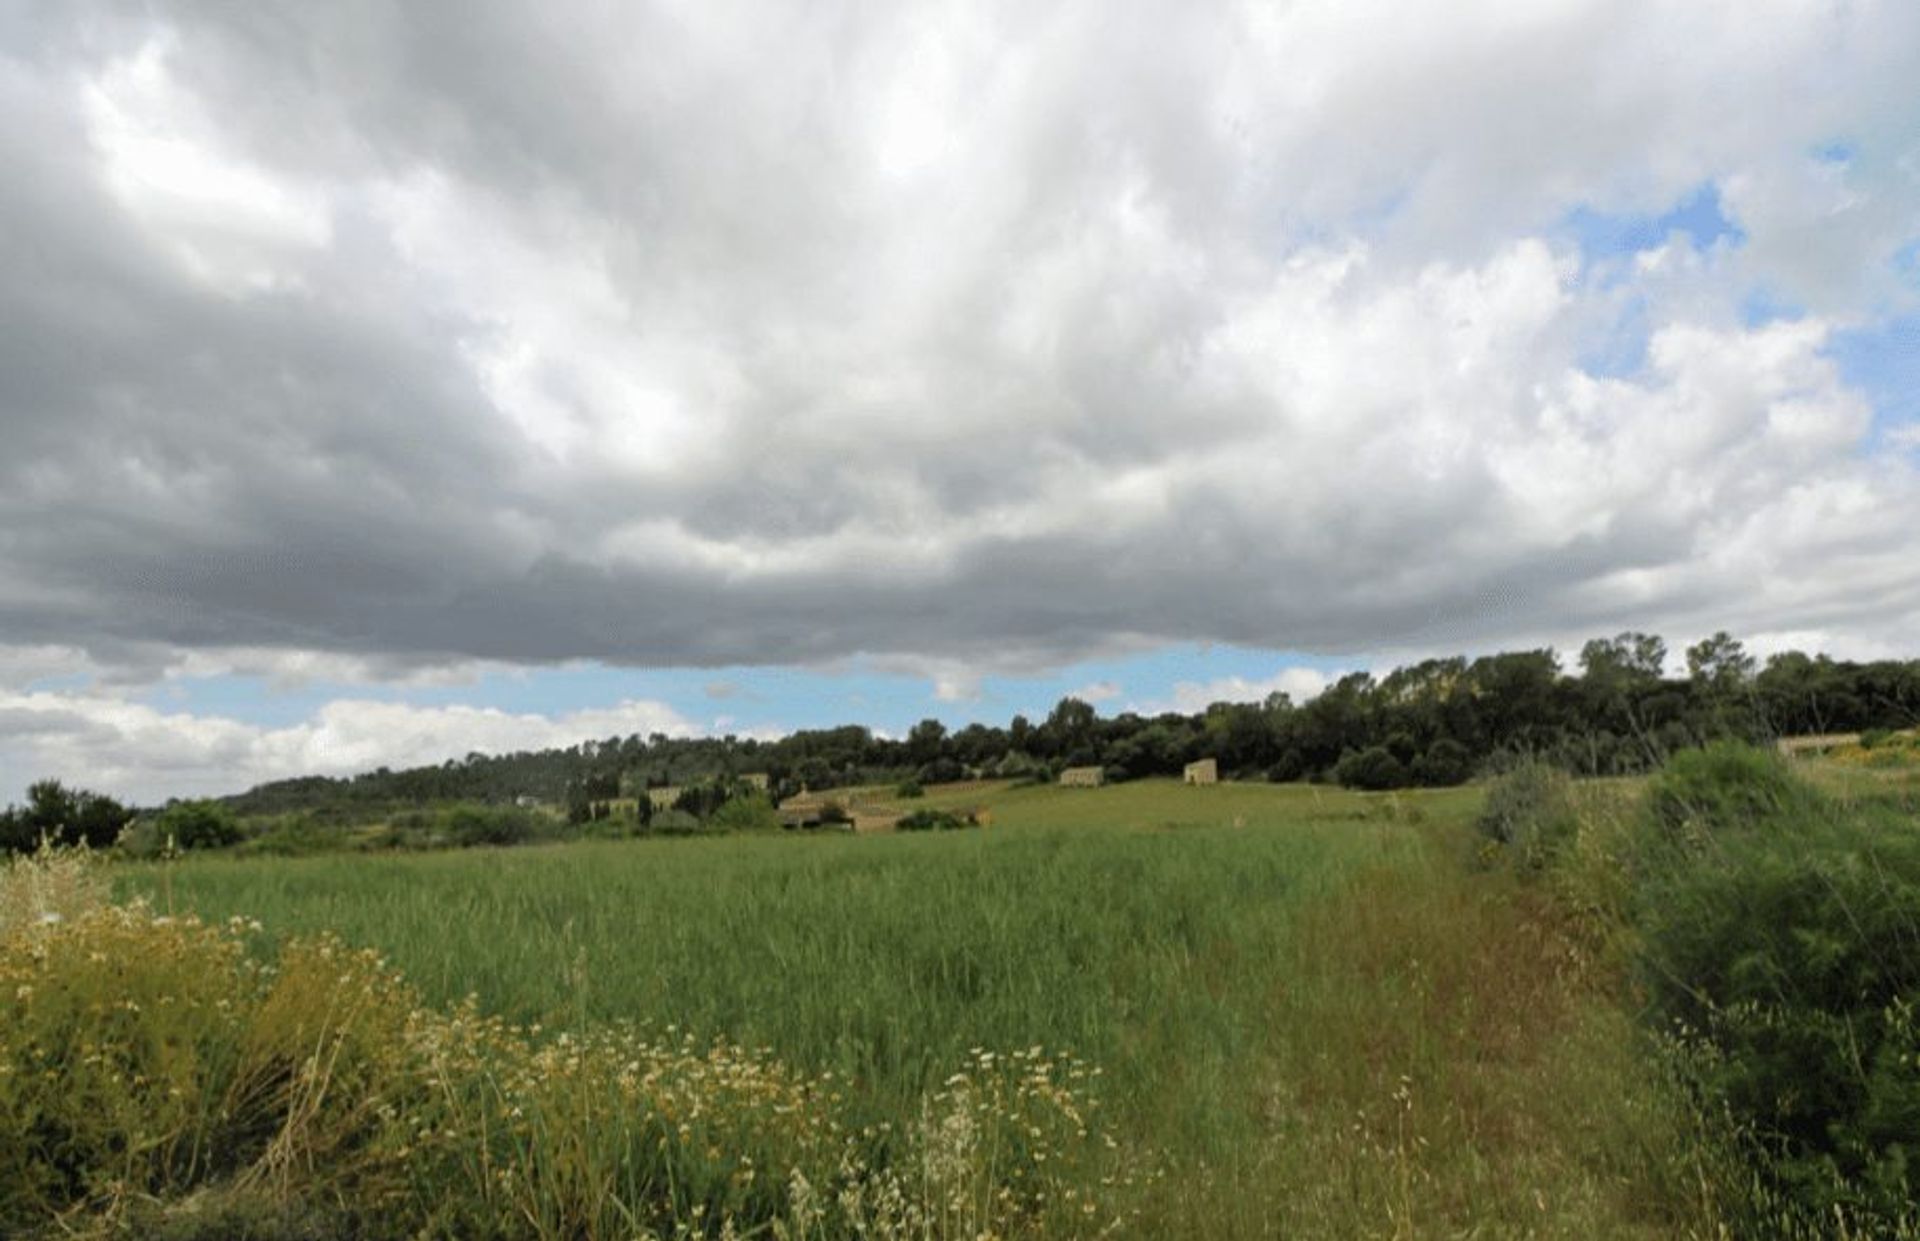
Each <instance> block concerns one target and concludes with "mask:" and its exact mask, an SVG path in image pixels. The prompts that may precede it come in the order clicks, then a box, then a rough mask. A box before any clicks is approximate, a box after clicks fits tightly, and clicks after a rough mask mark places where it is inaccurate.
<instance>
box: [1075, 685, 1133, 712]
mask: <svg viewBox="0 0 1920 1241" xmlns="http://www.w3.org/2000/svg"><path fill="white" fill-rule="evenodd" d="M1121 693H1122V691H1121V688H1120V685H1119V683H1118V682H1116V681H1094V682H1092V683H1091V684H1087V685H1082V686H1081V687H1080V688H1079V689H1076V690H1071V691H1069V692H1068V694H1067V697H1069V698H1078V699H1079V700H1080V701H1081V702H1086V703H1092V704H1093V705H1094V706H1099V705H1100V704H1101V703H1103V702H1111V701H1113V700H1114V699H1115V698H1118V697H1119V696H1120V695H1121Z"/></svg>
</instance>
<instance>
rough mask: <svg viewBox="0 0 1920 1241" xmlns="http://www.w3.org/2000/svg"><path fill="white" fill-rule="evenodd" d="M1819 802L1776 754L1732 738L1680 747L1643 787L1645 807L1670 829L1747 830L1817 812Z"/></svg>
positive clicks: (1810, 787)
mask: <svg viewBox="0 0 1920 1241" xmlns="http://www.w3.org/2000/svg"><path fill="white" fill-rule="evenodd" d="M1821 801H1822V799H1821V797H1820V794H1819V792H1818V791H1817V790H1816V789H1814V788H1813V787H1812V786H1811V785H1809V784H1808V783H1806V781H1804V780H1802V779H1800V777H1799V776H1797V775H1795V774H1794V772H1793V769H1792V768H1791V767H1789V766H1788V765H1787V761H1786V760H1785V759H1784V758H1782V757H1781V756H1780V755H1779V754H1777V753H1775V752H1773V751H1772V750H1763V749H1760V748H1758V747H1756V746H1751V745H1746V744H1744V743H1741V742H1736V741H1722V742H1716V743H1715V744H1713V745H1710V746H1708V747H1706V748H1705V749H1701V750H1683V751H1681V752H1680V753H1678V754H1676V755H1674V756H1673V758H1672V759H1670V760H1668V762H1667V765H1666V766H1665V767H1664V768H1662V769H1661V771H1660V774H1659V775H1657V776H1655V777H1654V779H1653V781H1652V783H1651V784H1650V785H1649V786H1648V788H1647V808H1648V811H1649V813H1650V814H1651V816H1652V818H1653V821H1654V822H1655V823H1657V824H1658V825H1659V826H1661V827H1662V828H1664V829H1666V830H1667V831H1669V832H1678V831H1680V830H1681V829H1683V828H1692V829H1694V830H1695V831H1705V832H1708V833H1711V832H1714V831H1725V830H1730V829H1732V830H1737V829H1741V828H1749V827H1753V826H1755V825H1757V824H1759V823H1762V822H1764V821H1767V820H1769V819H1777V818H1782V817H1788V818H1791V817H1796V816H1805V815H1809V814H1817V813H1819V811H1820V808H1821Z"/></svg>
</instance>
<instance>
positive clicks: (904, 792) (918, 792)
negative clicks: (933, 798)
mask: <svg viewBox="0 0 1920 1241" xmlns="http://www.w3.org/2000/svg"><path fill="white" fill-rule="evenodd" d="M893 795H894V796H895V797H899V798H903V799H907V800H911V799H913V798H916V797H925V796H926V795H927V790H926V788H925V787H923V786H922V785H921V783H920V782H919V781H918V780H902V781H901V782H900V783H899V784H898V785H896V786H895V787H894V790H893Z"/></svg>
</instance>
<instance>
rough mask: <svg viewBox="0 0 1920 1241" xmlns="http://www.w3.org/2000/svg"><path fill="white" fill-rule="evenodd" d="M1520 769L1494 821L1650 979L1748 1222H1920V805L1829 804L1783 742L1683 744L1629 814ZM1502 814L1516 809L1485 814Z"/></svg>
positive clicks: (1669, 1042) (1525, 862)
mask: <svg viewBox="0 0 1920 1241" xmlns="http://www.w3.org/2000/svg"><path fill="white" fill-rule="evenodd" d="M1550 784H1551V781H1550V780H1549V779H1545V778H1543V777H1542V776H1541V775H1540V774H1539V773H1538V772H1536V771H1533V770H1529V769H1522V770H1519V771H1516V772H1514V773H1513V774H1512V775H1510V776H1508V777H1506V778H1505V779H1504V780H1503V781H1502V782H1501V783H1499V784H1496V785H1495V786H1494V788H1493V789H1492V790H1490V793H1489V798H1488V806H1489V812H1488V813H1487V814H1485V815H1483V817H1482V820H1481V823H1482V827H1483V830H1485V831H1486V833H1487V834H1488V836H1489V838H1490V839H1491V840H1493V841H1495V842H1497V843H1498V844H1499V846H1500V847H1501V848H1502V849H1504V850H1505V851H1506V852H1507V854H1508V855H1509V856H1511V857H1513V858H1514V859H1515V860H1516V861H1517V862H1519V863H1520V864H1521V865H1522V866H1525V867H1529V868H1533V867H1537V866H1538V865H1539V864H1540V858H1541V857H1542V851H1541V850H1538V849H1537V848H1533V847H1531V845H1530V842H1532V841H1535V840H1539V839H1543V838H1546V839H1554V840H1558V841H1560V842H1561V843H1560V845H1559V846H1557V847H1556V848H1553V849H1551V850H1546V851H1544V856H1545V857H1546V859H1547V864H1548V866H1549V867H1550V870H1551V876H1552V878H1553V879H1554V880H1556V881H1558V882H1560V883H1562V884H1564V885H1566V886H1567V888H1568V889H1569V890H1571V891H1578V892H1581V893H1583V894H1584V895H1585V896H1586V897H1587V898H1588V900H1587V901H1586V902H1585V904H1584V906H1582V907H1583V908H1584V909H1586V910H1587V911H1588V912H1589V913H1590V914H1591V915H1592V916H1593V917H1594V918H1595V919H1596V921H1597V923H1598V924H1599V925H1600V926H1601V927H1602V938H1603V939H1604V940H1605V941H1606V942H1609V943H1611V944H1612V945H1614V946H1615V947H1616V948H1618V949H1620V950H1621V951H1622V952H1623V953H1624V955H1625V956H1626V958H1627V960H1628V961H1629V962H1630V967H1631V970H1632V976H1633V978H1634V980H1635V981H1636V983H1637V994H1638V995H1639V997H1640V1003H1641V1006H1642V1015H1643V1020H1644V1022H1645V1024H1646V1026H1647V1029H1648V1032H1649V1034H1650V1035H1651V1036H1652V1037H1653V1038H1654V1039H1655V1040H1656V1047H1657V1051H1656V1052H1654V1053H1653V1054H1654V1055H1655V1056H1656V1058H1657V1059H1658V1060H1659V1061H1660V1062H1661V1063H1662V1064H1664V1065H1665V1066H1666V1070H1667V1071H1668V1072H1669V1073H1671V1074H1672V1076H1673V1077H1674V1079H1675V1080H1676V1081H1678V1082H1680V1083H1682V1084H1683V1086H1684V1088H1685V1089H1686V1091H1687V1094H1688V1097H1689V1099H1690V1101H1691V1103H1692V1105H1693V1107H1694V1108H1695V1109H1696V1110H1697V1112H1698V1113H1699V1115H1701V1116H1702V1117H1703V1118H1705V1129H1704V1133H1705V1135H1706V1137H1707V1139H1708V1144H1709V1146H1710V1147H1712V1148H1714V1149H1716V1150H1717V1151H1718V1152H1719V1158H1720V1160H1721V1163H1720V1166H1719V1168H1718V1171H1717V1173H1716V1178H1715V1181H1714V1187H1715V1192H1716V1197H1717V1200H1718V1210H1719V1212H1720V1213H1721V1215H1722V1216H1723V1218H1724V1219H1726V1220H1727V1221H1728V1223H1729V1225H1730V1227H1731V1228H1732V1230H1733V1231H1734V1233H1735V1234H1736V1235H1741V1236H1779V1237H1823V1236H1835V1235H1841V1236H1856V1237H1877V1236H1888V1237H1912V1236H1920V1211H1917V1210H1916V1208H1915V1206H1914V1201H1915V1196H1916V1190H1920V1166H1916V1164H1915V1160H1914V1156H1915V1154H1916V1142H1917V1141H1920V1022H1917V1021H1916V1014H1915V1009H1916V1006H1917V1005H1920V797H1916V796H1915V795H1914V794H1913V793H1911V792H1906V791H1900V790H1888V789H1877V790H1872V791H1869V792H1868V793H1866V794H1865V795H1861V794H1859V793H1857V792H1855V793H1849V794H1846V795H1840V796H1836V795H1834V794H1832V793H1829V792H1826V791H1823V790H1822V789H1821V788H1820V787H1819V786H1818V785H1816V784H1815V783H1813V782H1810V781H1809V780H1807V779H1806V778H1804V777H1803V776H1802V775H1801V774H1800V773H1799V772H1798V771H1797V770H1796V769H1795V768H1794V767H1792V766H1791V765H1789V763H1788V762H1787V761H1786V760H1785V759H1783V758H1782V757H1780V756H1779V755H1778V754H1776V753H1774V752H1772V751H1769V750H1760V749H1754V748H1749V747H1743V746H1739V745H1734V744H1720V745H1715V746H1711V747H1708V748H1706V749H1703V750H1696V751H1690V752H1686V753H1682V754H1680V755H1677V756H1675V758H1674V759H1673V760H1672V761H1670V762H1669V763H1668V764H1667V765H1666V767H1665V768H1664V769H1663V770H1662V771H1661V772H1660V773H1658V774H1657V775H1656V776H1655V777H1654V779H1653V780H1652V781H1651V782H1650V784H1649V786H1648V788H1647V789H1646V792H1645V796H1644V798H1642V799H1638V800H1636V801H1635V802H1633V803H1631V805H1630V808H1628V809H1626V810H1625V811H1624V812H1623V811H1622V807H1621V806H1620V805H1619V804H1617V803H1616V804H1615V805H1614V806H1613V807H1612V808H1611V812H1607V811H1604V810H1602V809H1600V808H1598V807H1596V806H1594V805H1591V804H1590V805H1588V806H1587V807H1586V808H1585V809H1584V811H1583V812H1576V813H1573V814H1571V815H1570V814H1569V813H1568V807H1569V805H1570V803H1569V801H1568V799H1567V797H1565V796H1564V795H1562V794H1558V793H1556V794H1554V795H1551V796H1543V795H1542V790H1543V789H1544V788H1546V787H1549V786H1550ZM1496 806H1505V807H1507V808H1508V812H1507V813H1505V814H1495V813H1493V812H1492V811H1493V808H1494V807H1496Z"/></svg>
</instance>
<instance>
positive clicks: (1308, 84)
mask: <svg viewBox="0 0 1920 1241" xmlns="http://www.w3.org/2000/svg"><path fill="white" fill-rule="evenodd" d="M1916 81H1920V5H1915V4H1913V3H1911V0H1847V2H1844V3H1836V2H1834V0H1742V2H1741V3H1737V4H1736V3H1731V2H1713V0H1703V2H1701V3H1695V4H1685V5H1677V4H1672V3H1668V2H1666V0H1511V2H1507V3H1495V2H1493V0H1462V2H1461V3H1457V4H1449V5H1411V6H1410V5H1405V4H1400V3H1391V2H1389V0H1296V2H1291V3H1285V2H1282V3H1258V4H1237V3H1208V2H1197V0H1178V2H1168V3H1153V2H1150V0H1149V2H1142V3H1138V4H1128V5H1122V6H1115V5H1112V4H1108V3H1091V2H1089V3H1074V2H1071V0H1068V2H1064V3H1060V4H1054V5H1031V4H1024V3H1005V4H996V3H991V2H977V3H976V2H969V3H935V2H921V0H900V2H897V3H890V4H884V5H877V4H868V3H851V2H849V3H837V2H835V0H822V2H819V3H812V4H807V5H793V6H775V5H766V4H761V3H753V4H746V3H732V2H730V0H697V2H690V3H633V4H599V3H592V4H589V3H565V2H559V0H544V2H541V3H535V2H533V0H460V2H459V3H428V2H425V0H354V2H352V3H341V4H312V3H304V2H293V0H285V2H283V0H249V3H247V4H243V5H228V4H215V3H195V2H189V0H175V2H169V0H150V2H148V3H130V2H128V3H104V2H92V0H67V2H65V3H61V4H54V5H48V4H40V3H33V2H31V0H0V161H4V166H5V167H6V168H7V170H8V171H7V174H6V176H5V177H3V178H0V273H4V278H0V801H5V800H8V799H10V798H14V797H17V796H19V795H20V794H21V793H22V792H23V791H24V789H25V786H26V784H27V782H28V781H29V780H31V779H34V778H37V777H41V776H57V777H59V778H61V779H64V780H67V781H69V782H71V783H76V784H79V785H82V786H84V787H88V788H93V789H96V790H99V791H103V792H110V793H113V794H115V795H118V796H121V797H125V798H130V799H134V800H137V801H141V802H144V803H152V802H156V801H159V800H161V799H164V798H168V797H173V796H197V795H205V794H213V793H222V792H232V791H237V790H239V789H243V788H245V787H248V786H250V785H251V784H254V783H256V782H259V781H262V780H267V779H273V778H278V777H282V776H289V775H299V774H313V773H318V774H345V773H349V772H352V771H357V770H364V769H367V768H370V767H373V766H377V765H381V764H386V765H391V766H403V765H409V764H414V763H423V762H438V761H440V760H442V759H444V758H448V757H456V756H459V755H464V754H465V753H467V752H469V751H472V750H480V751H500V750H515V749H532V748H539V747H542V746H547V745H564V744H570V743H572V742H574V741H577V740H581V739H585V738H589V737H593V738H604V737H607V736H611V735H616V734H618V735H625V734H629V733H634V732H639V733H653V732H662V733H666V734H669V735H699V734H711V733H736V734H739V735H755V736H772V735H777V734H779V733H781V732H784V731H787V730H790V729H793V728H798V727H812V726H825V725H832V724H838V723H845V722H859V723H865V724H868V725H870V726H872V727H873V728H875V729H876V730H877V731H879V732H882V733H887V734H891V735H899V734H902V733H904V732H905V730H906V728H907V727H909V726H910V725H911V724H912V723H913V722H914V721H916V720H918V719H921V718H925V717H929V716H931V717H935V718H940V719H942V720H945V721H947V722H948V723H949V724H954V725H958V724H963V723H966V722H969V721H972V720H984V721H988V722H995V723H1001V722H1004V721H1005V720H1007V719H1008V718H1009V717H1010V716H1012V715H1013V714H1014V713H1015V712H1026V713H1028V714H1030V715H1038V714H1044V713H1045V712H1046V711H1047V710H1048V709H1049V708H1050V707H1051V705H1052V704H1053V703H1054V702H1056V701H1057V700H1058V699H1059V698H1060V697H1063V696H1065V695H1067V694H1077V695H1079V696H1081V697H1083V698H1085V699H1087V700H1088V701H1091V702H1093V703H1094V704H1095V705H1096V706H1097V707H1098V708H1099V709H1100V710H1101V711H1102V712H1103V713H1106V714H1113V713H1117V712H1120V711H1125V710H1139V711H1143V712H1150V711H1158V710H1166V709H1180V710H1194V709H1198V708H1201V707H1204V706H1205V705H1206V704H1207V703H1208V702H1210V701H1215V700H1220V699H1247V700H1251V699H1257V698H1262V697H1264V696H1265V695H1266V694H1268V693H1270V692H1273V691H1275V690H1282V691H1285V692H1288V693H1291V694H1293V695H1294V696H1295V697H1296V699H1301V698H1305V697H1309V696H1311V695H1312V694H1313V693H1314V692H1316V691H1317V690H1318V689H1319V688H1320V687H1321V686H1323V685H1324V684H1326V683H1327V682H1328V680H1329V679H1330V678H1332V677H1336V676H1338V675H1340V674H1341V673H1342V672H1343V671H1346V670H1351V669H1356V668H1374V669H1382V668H1385V667H1389V666H1392V665H1393V664H1395V663H1397V662H1400V661H1403V660H1407V659H1412V658H1419V657H1422V656H1424V655H1428V654H1435V653H1455V652H1464V653H1477V652H1485V651H1494V650H1503V649H1517V648H1521V647H1532V646H1538V645H1542V644H1549V645H1553V646H1555V647H1556V648H1557V649H1559V650H1561V651H1562V652H1563V654H1566V655H1568V656H1570V655H1571V652H1574V651H1577V649H1578V646H1579V643H1580V642H1581V641H1582V640H1584V639H1585V638H1588V637H1592V636H1595V635H1601V634H1611V633H1615V632H1618V631H1620V630H1623V629H1637V630H1644V631H1651V632H1657V633H1661V634H1664V635H1665V636H1666V637H1667V638H1668V640H1669V644H1670V646H1672V647H1673V648H1674V649H1675V650H1676V651H1677V650H1678V649H1679V648H1680V647H1681V646H1683V645H1684V644H1685V643H1687V642H1691V641H1694V640H1697V639H1698V638H1699V637H1701V636H1703V635H1705V634H1707V633H1709V632H1712V631H1715V630H1721V629H1724V630H1728V631H1730V632H1732V633H1734V634H1735V635H1736V636H1739V637H1741V638H1742V639H1743V640H1745V641H1746V642H1747V644H1748V647H1749V649H1751V650H1754V651H1756V652H1759V653H1762V654H1764V653H1766V652H1769V651H1773V650H1780V649H1787V648H1802V649H1814V650H1824V651H1828V652H1831V653H1834V654H1836V655H1840V656H1848V657H1856V658H1868V657H1881V656H1889V655H1892V656H1902V657H1912V656H1915V655H1920V643H1916V640H1915V635H1916V633H1920V625H1917V622H1920V474H1917V473H1916V471H1920V395H1916V394H1920V93H1916V92H1915V90H1914V89H1913V83H1914V82H1916Z"/></svg>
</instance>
